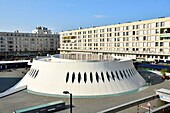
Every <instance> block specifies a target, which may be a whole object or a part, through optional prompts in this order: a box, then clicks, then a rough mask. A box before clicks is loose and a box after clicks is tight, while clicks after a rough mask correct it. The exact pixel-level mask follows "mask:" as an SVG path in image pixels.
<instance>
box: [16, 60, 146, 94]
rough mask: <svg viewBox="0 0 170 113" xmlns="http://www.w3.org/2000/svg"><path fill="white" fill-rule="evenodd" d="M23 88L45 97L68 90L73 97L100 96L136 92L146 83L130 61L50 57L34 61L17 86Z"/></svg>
mask: <svg viewBox="0 0 170 113" xmlns="http://www.w3.org/2000/svg"><path fill="white" fill-rule="evenodd" d="M73 73H74V74H73ZM96 73H97V74H98V75H97V77H96ZM102 73H103V74H102ZM116 73H117V74H116ZM23 85H27V89H28V90H30V91H33V92H37V93H44V94H52V95H63V91H69V92H71V93H72V94H73V95H74V96H101V95H112V94H118V93H124V92H129V91H133V90H137V89H139V88H140V87H142V86H143V85H145V80H144V79H143V78H142V77H141V76H140V75H139V73H138V72H137V71H136V69H135V68H134V66H133V63H132V61H131V60H120V61H75V60H74V61H72V60H68V61H67V60H64V61H62V60H61V61H59V59H57V58H52V59H51V60H48V61H45V60H44V59H41V60H34V61H33V64H32V67H31V69H30V71H29V72H28V73H27V74H26V75H25V77H24V78H23V79H22V80H21V81H20V83H18V85H17V87H20V86H23Z"/></svg>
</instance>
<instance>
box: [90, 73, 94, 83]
mask: <svg viewBox="0 0 170 113" xmlns="http://www.w3.org/2000/svg"><path fill="white" fill-rule="evenodd" d="M90 81H91V83H92V82H93V74H92V72H90Z"/></svg>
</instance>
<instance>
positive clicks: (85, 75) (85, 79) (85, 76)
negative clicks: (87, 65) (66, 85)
mask: <svg viewBox="0 0 170 113" xmlns="http://www.w3.org/2000/svg"><path fill="white" fill-rule="evenodd" d="M84 82H85V83H86V82H87V74H86V72H85V73H84Z"/></svg>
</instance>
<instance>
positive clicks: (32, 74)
mask: <svg viewBox="0 0 170 113" xmlns="http://www.w3.org/2000/svg"><path fill="white" fill-rule="evenodd" d="M34 73H35V70H34V69H33V71H32V73H31V77H33V76H34Z"/></svg>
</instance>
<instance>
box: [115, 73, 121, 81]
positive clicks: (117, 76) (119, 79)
mask: <svg viewBox="0 0 170 113" xmlns="http://www.w3.org/2000/svg"><path fill="white" fill-rule="evenodd" d="M115 73H116V76H117V79H118V80H120V78H119V75H118V73H117V71H115Z"/></svg>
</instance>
